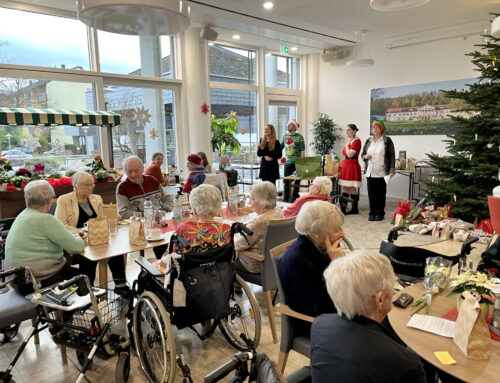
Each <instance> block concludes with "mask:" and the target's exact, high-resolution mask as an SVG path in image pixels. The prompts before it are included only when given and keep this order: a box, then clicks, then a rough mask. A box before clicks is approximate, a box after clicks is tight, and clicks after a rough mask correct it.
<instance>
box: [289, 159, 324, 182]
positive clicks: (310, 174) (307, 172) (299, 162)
mask: <svg viewBox="0 0 500 383" xmlns="http://www.w3.org/2000/svg"><path fill="white" fill-rule="evenodd" d="M295 169H296V170H297V177H299V178H303V179H307V178H309V179H311V178H315V177H318V176H320V175H321V157H299V158H296V159H295Z"/></svg>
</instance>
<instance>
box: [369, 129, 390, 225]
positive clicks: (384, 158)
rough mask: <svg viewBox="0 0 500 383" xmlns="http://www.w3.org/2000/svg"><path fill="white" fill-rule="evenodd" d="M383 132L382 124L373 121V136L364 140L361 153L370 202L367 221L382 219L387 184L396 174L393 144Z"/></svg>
mask: <svg viewBox="0 0 500 383" xmlns="http://www.w3.org/2000/svg"><path fill="white" fill-rule="evenodd" d="M384 131H385V126H384V123H383V122H382V121H380V120H375V121H374V122H373V124H372V132H373V136H372V137H370V138H368V139H367V140H366V143H365V146H364V147H363V152H362V153H361V158H362V159H363V160H364V161H365V174H366V185H367V187H368V200H369V202H370V214H369V216H368V221H382V220H383V219H384V215H385V211H384V209H385V194H386V192H387V184H388V183H389V179H391V178H392V177H394V174H395V173H396V171H395V164H396V156H395V154H394V144H393V143H392V140H391V139H390V138H389V137H387V136H385V135H384V134H383V133H384Z"/></svg>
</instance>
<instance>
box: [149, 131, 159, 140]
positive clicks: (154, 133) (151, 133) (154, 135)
mask: <svg viewBox="0 0 500 383" xmlns="http://www.w3.org/2000/svg"><path fill="white" fill-rule="evenodd" d="M149 137H150V138H151V139H152V140H156V139H157V138H158V137H160V133H158V130H156V129H155V128H153V129H150V130H149Z"/></svg>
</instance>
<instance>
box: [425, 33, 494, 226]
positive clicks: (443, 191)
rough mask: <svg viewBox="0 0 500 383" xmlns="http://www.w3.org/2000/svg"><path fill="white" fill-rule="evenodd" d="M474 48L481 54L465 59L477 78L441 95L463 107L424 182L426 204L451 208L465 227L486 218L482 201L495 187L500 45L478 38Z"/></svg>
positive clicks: (433, 156) (431, 157) (431, 158)
mask: <svg viewBox="0 0 500 383" xmlns="http://www.w3.org/2000/svg"><path fill="white" fill-rule="evenodd" d="M476 46H477V47H480V48H481V50H480V51H477V50H476V51H474V52H471V53H468V54H467V55H468V56H471V57H472V63H473V64H474V65H475V66H476V68H475V69H474V70H475V71H478V72H479V77H478V82H477V83H475V84H468V86H469V89H463V90H452V91H446V92H444V93H445V95H446V96H448V97H450V98H452V99H459V100H463V101H465V102H466V105H467V106H466V107H464V108H463V109H461V110H460V111H459V113H456V115H455V116H452V117H451V118H452V119H453V120H454V121H455V127H454V130H453V133H451V134H449V135H447V137H448V138H449V139H447V140H445V141H444V142H446V143H447V150H448V154H447V155H446V156H440V155H439V154H434V153H433V154H428V157H429V164H430V165H431V166H432V167H434V168H435V169H436V171H437V174H436V175H435V177H432V180H429V181H428V182H427V186H428V188H429V192H430V199H431V200H432V201H434V202H435V203H436V204H439V205H444V204H451V205H453V206H454V208H453V212H454V214H455V216H457V217H458V218H461V219H463V220H466V221H468V222H472V221H473V220H474V219H475V218H476V217H477V218H479V219H483V218H488V217H489V215H490V214H489V210H488V201H487V196H488V195H491V194H492V190H493V188H494V187H495V186H497V185H498V184H499V183H500V182H499V176H500V169H499V166H500V39H498V38H496V37H494V36H491V35H483V43H482V44H478V45H476Z"/></svg>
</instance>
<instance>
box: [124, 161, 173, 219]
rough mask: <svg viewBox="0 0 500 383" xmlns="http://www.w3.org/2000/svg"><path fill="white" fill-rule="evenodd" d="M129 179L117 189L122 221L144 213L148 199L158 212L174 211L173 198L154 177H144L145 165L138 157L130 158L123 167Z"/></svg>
mask: <svg viewBox="0 0 500 383" xmlns="http://www.w3.org/2000/svg"><path fill="white" fill-rule="evenodd" d="M123 168H124V170H125V173H126V174H127V179H125V180H124V181H122V182H120V183H119V184H118V187H117V188H116V203H117V205H118V214H120V217H121V218H122V219H126V218H130V217H131V216H132V215H133V214H134V212H143V211H144V201H146V199H147V198H149V199H150V201H151V202H152V203H153V208H154V209H157V210H165V211H172V197H171V196H170V195H169V194H167V193H166V192H165V191H164V190H163V188H162V187H161V185H160V183H159V182H158V180H157V179H156V178H155V177H153V176H147V175H144V164H143V163H142V161H141V159H140V158H139V157H137V156H130V157H128V158H127V159H126V160H125V164H124V165H123Z"/></svg>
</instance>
